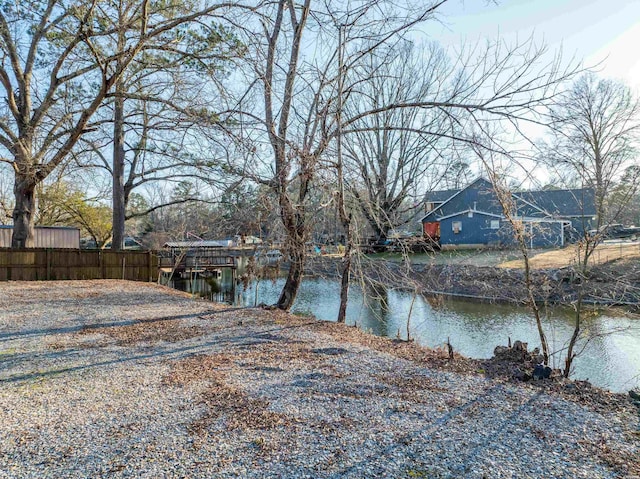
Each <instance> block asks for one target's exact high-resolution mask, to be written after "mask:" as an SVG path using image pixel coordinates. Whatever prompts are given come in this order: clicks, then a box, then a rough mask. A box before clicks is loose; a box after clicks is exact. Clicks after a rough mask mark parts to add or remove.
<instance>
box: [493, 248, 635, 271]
mask: <svg viewBox="0 0 640 479" xmlns="http://www.w3.org/2000/svg"><path fill="white" fill-rule="evenodd" d="M579 254H580V251H579V245H578V244H572V245H569V246H567V247H566V248H563V249H558V250H553V251H545V252H544V253H539V254H537V255H535V256H533V257H532V258H530V259H529V264H530V266H531V267H532V268H535V269H548V268H567V267H570V266H573V265H575V264H576V262H577V260H578V258H579ZM583 254H584V253H583ZM632 258H640V243H637V242H636V243H615V244H612V243H601V244H599V245H598V246H597V247H596V249H595V251H594V252H593V255H592V256H591V265H592V266H596V265H602V264H606V263H608V262H610V261H615V260H619V259H632ZM498 267H500V268H524V262H523V261H522V260H521V259H517V260H512V261H506V262H504V263H501V264H499V265H498Z"/></svg>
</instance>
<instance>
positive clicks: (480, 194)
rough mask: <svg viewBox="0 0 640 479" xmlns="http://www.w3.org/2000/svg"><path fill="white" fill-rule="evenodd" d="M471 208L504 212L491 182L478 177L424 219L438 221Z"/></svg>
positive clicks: (498, 213) (494, 212) (496, 212)
mask: <svg viewBox="0 0 640 479" xmlns="http://www.w3.org/2000/svg"><path fill="white" fill-rule="evenodd" d="M469 210H472V211H482V212H485V213H493V214H496V215H500V214H502V208H501V207H500V202H499V201H498V197H497V196H496V193H495V191H494V189H493V185H492V184H491V182H489V181H488V180H486V179H484V178H482V177H479V178H477V179H476V180H474V181H472V182H471V183H469V184H468V185H467V186H466V187H464V188H463V189H461V190H460V191H458V192H457V193H455V194H454V195H453V196H451V198H449V199H448V200H447V201H445V202H444V203H442V204H441V205H440V206H438V207H437V208H435V209H434V210H433V211H430V212H429V213H427V214H426V215H425V216H424V217H423V218H422V221H423V222H424V221H438V219H439V218H442V217H446V216H450V215H453V214H456V213H458V212H461V211H469Z"/></svg>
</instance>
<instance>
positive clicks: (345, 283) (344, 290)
mask: <svg viewBox="0 0 640 479" xmlns="http://www.w3.org/2000/svg"><path fill="white" fill-rule="evenodd" d="M351 242H352V241H351V235H350V234H349V233H348V232H347V238H346V241H345V243H346V244H345V245H344V257H343V258H342V271H341V276H342V281H341V283H340V309H339V310H338V322H339V323H345V322H346V319H347V301H348V299H349V282H350V281H351Z"/></svg>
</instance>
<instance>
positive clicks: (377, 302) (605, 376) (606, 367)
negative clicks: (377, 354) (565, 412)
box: [176, 273, 640, 392]
mask: <svg viewBox="0 0 640 479" xmlns="http://www.w3.org/2000/svg"><path fill="white" fill-rule="evenodd" d="M230 284H231V276H230V274H227V273H223V277H222V278H221V285H222V287H221V288H220V289H222V290H223V291H224V292H220V293H215V294H214V295H213V297H212V299H214V300H218V301H220V300H224V301H227V302H234V303H235V304H236V305H238V306H254V305H256V304H260V303H265V304H273V303H275V302H276V301H277V299H278V296H279V294H280V291H281V290H282V286H283V284H284V278H277V277H276V278H275V279H272V280H265V279H263V280H261V281H259V282H252V283H250V284H249V285H248V286H247V287H246V288H245V287H244V286H243V285H242V284H240V285H237V286H236V287H235V291H234V292H233V293H231V291H230V289H231V288H230ZM176 286H178V285H176ZM195 286H197V287H196V288H195V290H196V291H208V289H207V288H206V286H205V284H202V283H201V284H198V285H195ZM186 287H188V285H187V286H186ZM186 287H183V288H180V289H185V290H189V289H186ZM233 298H234V299H233ZM339 299H340V285H339V282H338V281H337V280H335V279H325V278H314V277H306V278H305V279H304V282H303V284H302V287H301V289H300V291H299V293H298V296H297V298H296V302H295V305H294V307H293V309H292V312H294V313H297V314H309V315H313V316H315V317H316V318H318V319H322V320H326V321H335V320H336V318H337V315H338V306H339ZM412 303H413V306H412ZM410 311H411V315H409V312H410ZM347 318H348V319H347V323H348V324H351V325H354V324H355V325H357V326H358V327H359V328H361V329H363V330H366V331H369V332H371V333H373V334H376V335H379V336H387V337H391V338H396V337H400V338H402V339H406V338H407V321H409V329H408V334H409V335H410V336H411V337H412V338H413V339H414V340H415V341H416V342H418V343H419V344H422V345H424V346H428V347H439V346H443V345H444V344H445V342H446V341H447V339H449V340H450V341H451V344H452V346H453V347H454V349H455V350H456V351H457V352H459V353H461V354H463V355H465V356H468V357H471V358H490V357H491V356H492V355H493V350H494V348H495V346H497V345H506V344H507V341H508V338H511V340H512V341H515V340H521V341H524V342H527V343H528V344H529V349H530V350H531V349H533V348H534V347H537V346H539V344H540V343H539V339H538V333H537V329H536V326H535V322H534V320H533V316H532V314H531V312H530V311H529V310H528V309H527V308H524V307H517V306H511V305H502V304H487V303H477V302H469V301H451V300H446V301H444V302H442V301H440V302H434V301H430V300H429V299H428V298H424V297H422V296H420V295H418V296H415V297H414V295H413V294H412V293H409V292H403V291H398V290H393V289H384V288H383V289H377V290H376V291H373V290H368V291H367V294H363V293H362V290H361V288H359V287H357V286H354V287H352V288H351V289H350V298H349V305H348V309H347ZM572 321H573V318H572V312H571V310H570V309H568V308H555V309H553V310H550V311H547V313H546V314H545V319H544V326H545V331H546V333H547V336H548V340H549V343H550V346H551V350H552V352H554V354H553V356H552V358H551V362H552V365H553V366H554V367H558V368H560V367H562V366H563V358H564V356H565V353H566V350H565V348H566V345H567V342H568V339H569V338H570V337H571V334H572V332H573V325H572ZM583 329H584V335H585V340H583V341H582V342H581V343H580V348H579V351H580V355H579V356H578V358H577V359H576V361H575V362H574V364H575V369H574V372H573V376H572V377H573V378H574V379H588V380H589V381H590V382H591V383H592V384H594V385H597V386H599V387H603V388H607V389H610V390H612V391H615V392H624V391H628V390H629V389H633V388H638V387H640V318H638V317H637V316H636V317H633V316H631V315H629V316H626V315H625V314H624V313H623V312H619V311H616V312H615V314H614V313H613V312H612V311H611V310H609V311H607V312H603V313H596V312H590V313H589V314H588V317H587V318H586V319H585V320H584V322H583ZM587 338H588V339H587Z"/></svg>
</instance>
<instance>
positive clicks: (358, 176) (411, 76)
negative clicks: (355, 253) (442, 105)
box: [345, 42, 455, 239]
mask: <svg viewBox="0 0 640 479" xmlns="http://www.w3.org/2000/svg"><path fill="white" fill-rule="evenodd" d="M449 68H450V67H449V65H448V60H447V58H446V55H445V53H444V51H443V50H441V49H440V48H439V47H438V46H437V45H435V44H430V45H428V46H427V48H424V49H423V48H418V47H416V46H414V45H413V44H411V43H407V42H402V43H400V44H398V45H395V46H393V47H389V48H388V49H386V51H385V52H384V54H379V55H375V56H374V55H371V56H369V58H368V62H367V63H366V64H365V65H363V67H362V68H361V69H360V70H359V71H358V74H360V75H362V74H364V78H363V81H362V85H361V86H360V88H359V89H358V91H357V92H354V93H353V94H352V95H351V96H350V98H349V100H350V101H349V102H348V103H347V104H346V105H345V108H346V110H347V112H348V114H349V115H350V116H355V115H357V114H358V113H360V112H363V111H367V110H373V109H376V108H379V107H380V106H382V105H390V104H402V103H409V102H420V101H421V100H423V99H425V98H430V97H433V96H434V95H437V94H438V93H437V92H438V91H442V90H443V89H445V88H446V84H447V82H448V73H449ZM447 120H448V118H447V116H446V114H445V113H444V112H443V111H442V110H439V109H424V108H421V107H420V106H418V105H416V106H414V107H411V108H394V109H388V110H384V111H381V112H379V113H377V114H375V115H370V116H366V117H364V118H362V119H361V120H359V121H358V122H357V123H355V124H354V125H353V127H352V129H354V130H355V131H353V132H352V133H351V134H349V135H348V141H346V142H345V161H346V168H347V171H348V174H347V178H348V183H349V190H350V192H351V194H352V195H353V196H354V198H355V199H356V201H357V203H358V205H359V208H360V209H361V211H362V212H363V214H364V215H365V217H366V219H367V221H368V223H369V226H370V227H371V229H372V230H373V232H374V235H375V236H376V237H377V238H382V239H384V238H386V236H387V233H388V231H389V230H391V229H392V228H396V227H398V226H400V225H402V224H404V223H405V222H406V221H407V219H410V217H411V216H412V214H411V213H415V211H416V209H417V205H419V202H420V199H421V198H422V197H423V196H424V191H428V190H430V189H431V188H432V187H433V185H434V184H435V183H436V182H437V181H438V180H439V179H440V177H441V175H442V174H443V172H445V171H446V170H447V164H448V163H449V162H451V161H452V159H453V158H454V156H453V155H452V153H453V151H454V150H455V145H452V144H451V142H450V141H449V142H445V141H443V140H442V138H441V134H444V133H445V132H449V133H451V128H450V124H449V123H448V121H447ZM445 143H447V145H445Z"/></svg>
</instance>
